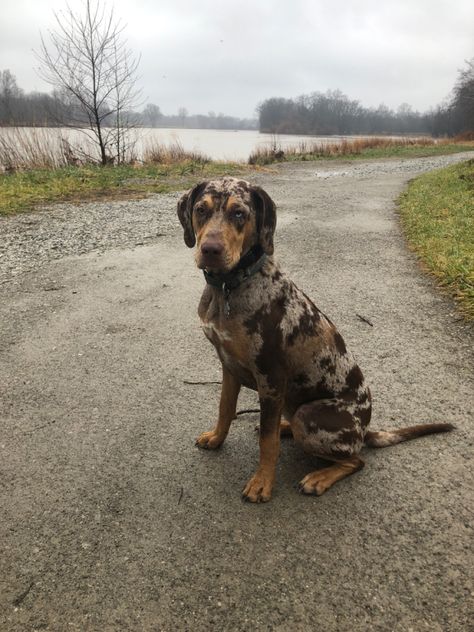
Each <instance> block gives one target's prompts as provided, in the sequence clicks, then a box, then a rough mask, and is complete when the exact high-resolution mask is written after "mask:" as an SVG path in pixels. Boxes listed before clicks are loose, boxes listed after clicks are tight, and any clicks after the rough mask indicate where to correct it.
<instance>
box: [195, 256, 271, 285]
mask: <svg viewBox="0 0 474 632" xmlns="http://www.w3.org/2000/svg"><path fill="white" fill-rule="evenodd" d="M266 260H267V255H266V254H265V253H264V252H263V250H262V247H261V246H260V245H257V246H253V248H251V249H250V250H249V251H248V252H247V253H245V255H244V256H243V257H241V259H240V260H239V262H238V264H237V265H236V266H235V267H233V268H232V270H229V272H224V273H222V274H219V273H215V272H207V271H206V270H204V271H203V272H204V278H205V279H206V283H209V285H213V286H214V287H218V288H220V289H221V290H223V291H224V293H225V294H227V295H228V294H229V292H230V290H235V288H236V287H239V285H240V284H241V283H242V282H243V281H245V279H248V278H249V277H251V276H252V275H253V274H255V273H256V272H258V271H259V270H260V269H261V268H262V266H263V264H264V263H265V261H266Z"/></svg>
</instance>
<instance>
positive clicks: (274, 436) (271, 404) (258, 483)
mask: <svg viewBox="0 0 474 632" xmlns="http://www.w3.org/2000/svg"><path fill="white" fill-rule="evenodd" d="M282 409H283V397H280V396H272V397H269V396H268V395H267V396H264V397H263V396H260V463H259V466H258V470H257V471H256V473H255V474H254V476H253V477H252V478H251V479H250V480H249V482H248V483H247V485H246V486H245V489H244V491H243V492H242V497H243V498H244V499H245V500H248V501H250V502H253V503H259V502H264V503H265V502H267V501H268V500H270V498H271V495H272V488H273V483H274V482H275V469H276V464H277V461H278V455H279V453H280V417H281V413H282Z"/></svg>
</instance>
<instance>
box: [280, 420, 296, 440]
mask: <svg viewBox="0 0 474 632" xmlns="http://www.w3.org/2000/svg"><path fill="white" fill-rule="evenodd" d="M292 436H293V431H292V429H291V425H290V422H289V421H287V420H286V419H282V420H281V421H280V437H292Z"/></svg>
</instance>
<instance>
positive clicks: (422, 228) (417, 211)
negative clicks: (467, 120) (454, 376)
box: [399, 159, 474, 320]
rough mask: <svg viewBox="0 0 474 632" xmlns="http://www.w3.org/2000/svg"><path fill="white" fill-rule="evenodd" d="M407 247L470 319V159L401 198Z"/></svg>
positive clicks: (473, 266)
mask: <svg viewBox="0 0 474 632" xmlns="http://www.w3.org/2000/svg"><path fill="white" fill-rule="evenodd" d="M399 204H400V218H401V223H402V227H403V229H404V231H405V234H406V236H407V239H408V242H409V243H410V245H411V246H412V248H413V249H414V251H415V252H416V253H417V254H418V256H419V257H420V260H421V261H422V263H423V265H424V266H425V267H426V269H427V270H428V271H429V272H431V273H432V274H433V275H434V276H435V277H436V278H437V280H438V281H439V283H440V284H441V285H442V286H443V287H445V288H446V289H448V290H449V291H450V293H451V294H452V295H453V296H454V297H455V299H456V300H458V301H459V305H460V308H461V311H462V312H463V313H464V315H465V316H466V317H467V319H468V320H473V319H474V159H473V160H469V161H468V162H464V163H460V164H458V165H454V166H452V167H448V168H446V169H441V170H439V171H434V172H431V173H427V174H425V175H422V176H420V177H418V178H416V179H415V180H413V181H412V182H411V183H410V185H409V187H408V189H407V191H406V192H405V193H403V194H402V195H401V196H400V199H399Z"/></svg>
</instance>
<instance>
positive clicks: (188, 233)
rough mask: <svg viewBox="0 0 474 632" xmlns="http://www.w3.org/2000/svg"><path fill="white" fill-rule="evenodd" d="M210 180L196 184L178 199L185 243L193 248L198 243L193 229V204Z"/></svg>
mask: <svg viewBox="0 0 474 632" xmlns="http://www.w3.org/2000/svg"><path fill="white" fill-rule="evenodd" d="M207 183H208V181H207V180H205V181H204V182H200V183H199V184H196V186H194V187H193V188H192V189H190V190H189V191H188V192H187V193H184V194H183V195H182V196H181V198H180V199H179V200H178V217H179V221H180V222H181V226H182V227H183V228H184V243H185V244H186V246H187V247H188V248H192V247H193V246H194V245H195V244H196V237H195V235H194V229H193V217H192V216H193V206H194V203H195V202H196V200H197V198H198V196H199V195H200V194H201V193H202V192H203V191H204V189H205V188H206V185H207Z"/></svg>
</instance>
